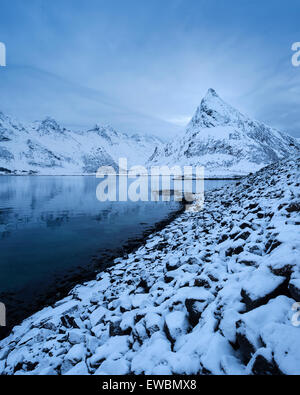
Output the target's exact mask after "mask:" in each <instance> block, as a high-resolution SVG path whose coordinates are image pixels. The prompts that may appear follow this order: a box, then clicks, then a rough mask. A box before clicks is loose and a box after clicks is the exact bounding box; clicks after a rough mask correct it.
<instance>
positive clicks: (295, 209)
mask: <svg viewBox="0 0 300 395" xmlns="http://www.w3.org/2000/svg"><path fill="white" fill-rule="evenodd" d="M286 211H287V212H288V213H299V212H300V202H294V203H291V204H290V205H289V206H288V207H287V208H286Z"/></svg>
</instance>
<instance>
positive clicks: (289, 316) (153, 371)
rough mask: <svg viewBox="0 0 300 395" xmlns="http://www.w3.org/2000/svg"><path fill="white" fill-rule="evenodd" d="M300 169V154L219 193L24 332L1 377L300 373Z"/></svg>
mask: <svg viewBox="0 0 300 395" xmlns="http://www.w3.org/2000/svg"><path fill="white" fill-rule="evenodd" d="M299 172H300V158H297V159H291V160H289V161H282V162H280V163H277V164H274V165H271V166H269V167H268V168H266V169H263V170H261V171H259V172H258V173H256V174H254V175H252V176H249V177H247V178H246V179H245V180H244V181H243V182H241V183H240V184H239V185H238V186H236V187H235V189H234V191H232V188H231V185H227V186H224V187H222V188H221V189H219V190H214V191H211V192H209V194H208V196H207V197H206V206H205V210H204V211H202V212H192V211H190V212H185V213H184V214H182V215H181V216H178V217H177V218H176V219H175V220H174V221H173V222H171V223H170V224H169V225H167V226H166V227H163V229H162V230H161V231H159V232H156V233H154V234H151V236H150V237H149V238H147V239H146V240H145V242H144V244H143V245H142V246H141V247H140V248H139V249H137V250H135V251H134V252H133V253H130V254H129V255H128V256H127V257H125V258H124V257H123V258H118V259H116V260H115V261H114V266H113V267H110V268H107V269H106V270H105V271H104V272H102V273H101V274H99V275H97V277H96V279H95V280H93V281H90V282H88V283H85V284H83V285H77V286H76V287H75V288H74V289H73V290H72V291H71V292H70V294H69V296H68V297H66V298H64V299H61V300H60V301H59V302H57V303H56V304H55V305H54V306H53V307H48V308H45V309H43V310H42V311H39V312H38V313H36V314H35V315H33V316H31V317H29V318H28V319H27V320H25V321H23V322H22V324H21V325H20V326H18V327H15V328H14V329H13V332H12V334H11V335H10V336H9V337H8V338H5V339H4V340H3V341H2V342H0V348H1V349H2V351H1V353H0V374H5V375H11V374H16V373H17V374H22V375H23V374H32V375H43V374H49V375H65V374H68V375H78V374H91V375H207V374H209V375H223V374H225V375H226V374H227V375H237V374H238V375H278V374H283V375H289V374H299V373H300V354H299V349H300V338H299V328H297V327H296V325H294V324H293V322H295V317H294V315H293V309H292V308H293V305H294V304H295V303H296V302H297V301H298V302H300V267H299V252H300V243H299V239H298V238H297V231H298V227H299V223H300V219H299V209H300V203H299V201H298V200H299V193H298V192H297V191H298V188H299ZM297 199H298V200H297ZM293 320H294V321H293Z"/></svg>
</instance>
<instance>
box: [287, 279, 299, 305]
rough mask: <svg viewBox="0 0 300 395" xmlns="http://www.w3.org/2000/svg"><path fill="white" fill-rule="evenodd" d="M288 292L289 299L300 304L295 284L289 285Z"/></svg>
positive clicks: (297, 288)
mask: <svg viewBox="0 0 300 395" xmlns="http://www.w3.org/2000/svg"><path fill="white" fill-rule="evenodd" d="M289 291H290V294H291V297H292V298H293V299H295V301H296V302H300V288H299V287H298V286H296V284H295V283H293V282H292V281H291V282H290V284H289Z"/></svg>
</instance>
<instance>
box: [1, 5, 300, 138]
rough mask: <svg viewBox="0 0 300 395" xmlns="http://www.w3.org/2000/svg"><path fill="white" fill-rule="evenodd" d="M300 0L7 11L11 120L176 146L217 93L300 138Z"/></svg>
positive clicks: (4, 92)
mask: <svg viewBox="0 0 300 395" xmlns="http://www.w3.org/2000/svg"><path fill="white" fill-rule="evenodd" d="M299 15H300V2H299V0H285V1H282V0H272V1H267V0H265V1H261V0H260V1H258V0H86V1H83V0H51V1H49V0H0V42H3V43H5V45H6V50H7V67H0V92H1V94H0V111H3V112H5V113H7V114H9V115H12V116H14V117H16V118H19V119H21V120H22V119H24V120H28V121H29V120H31V121H33V120H37V119H43V118H44V117H46V116H52V117H54V118H55V119H57V120H58V121H59V122H60V123H62V124H63V125H64V126H67V127H74V128H78V129H85V128H90V127H91V126H93V125H94V124H95V123H98V124H110V125H112V126H114V127H115V128H117V129H119V130H121V131H124V132H129V133H131V132H139V133H147V134H155V135H157V136H159V137H161V138H163V139H172V138H173V137H175V135H176V134H177V133H180V132H181V131H183V130H184V127H185V125H186V124H187V123H188V121H189V120H190V118H191V117H192V116H193V114H194V112H195V110H196V108H197V106H198V105H199V104H200V102H201V99H202V97H203V96H204V95H205V93H206V91H207V90H208V89H209V88H214V89H215V90H216V91H217V92H218V94H219V95H220V96H221V97H222V98H223V99H224V100H225V101H227V102H229V103H230V104H232V105H234V106H235V107H237V108H238V109H239V110H241V111H242V112H244V113H246V114H248V115H249V116H251V117H253V118H255V119H258V120H260V121H263V122H266V123H267V124H269V125H271V126H274V127H276V128H279V129H281V130H283V131H285V132H288V133H290V134H292V135H294V136H295V137H300V115H299V114H300V111H299V105H300V67H294V66H293V65H292V62H291V58H292V55H293V52H292V50H291V47H292V44H293V43H294V42H299V41H300V27H299Z"/></svg>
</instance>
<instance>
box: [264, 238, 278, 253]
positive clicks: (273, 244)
mask: <svg viewBox="0 0 300 395" xmlns="http://www.w3.org/2000/svg"><path fill="white" fill-rule="evenodd" d="M280 246H281V242H280V241H278V240H276V239H275V240H269V241H268V242H267V244H266V247H265V252H266V254H271V252H272V251H274V250H275V249H276V248H278V247H280Z"/></svg>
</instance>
